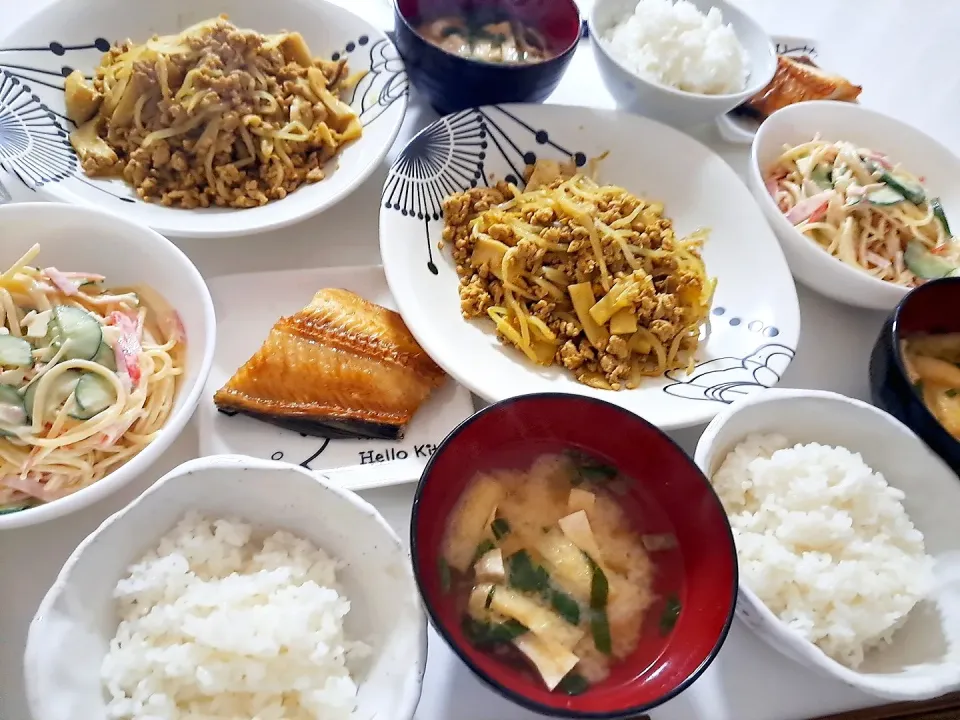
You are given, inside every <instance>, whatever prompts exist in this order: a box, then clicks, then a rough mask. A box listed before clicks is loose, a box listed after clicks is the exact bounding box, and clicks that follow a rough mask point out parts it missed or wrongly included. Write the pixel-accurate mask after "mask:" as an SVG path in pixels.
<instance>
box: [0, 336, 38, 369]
mask: <svg viewBox="0 0 960 720" xmlns="http://www.w3.org/2000/svg"><path fill="white" fill-rule="evenodd" d="M0 365H2V366H3V367H33V347H32V346H31V345H30V343H28V342H27V341H26V340H24V339H23V338H18V337H14V336H13V335H0Z"/></svg>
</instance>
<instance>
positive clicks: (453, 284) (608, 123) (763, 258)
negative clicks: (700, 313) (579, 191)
mask: <svg viewBox="0 0 960 720" xmlns="http://www.w3.org/2000/svg"><path fill="white" fill-rule="evenodd" d="M607 152H609V155H608V156H607V157H606V159H604V160H603V161H602V162H601V163H600V164H599V168H600V170H599V172H600V178H599V179H600V180H601V181H604V182H610V183H613V184H617V185H621V186H623V187H625V188H627V189H628V190H630V191H631V192H633V193H635V194H637V195H640V196H642V197H646V198H649V199H651V200H660V201H662V202H663V203H664V204H665V206H666V214H667V215H668V216H669V217H671V218H672V219H673V221H674V224H675V226H676V228H677V231H678V233H680V234H687V233H690V232H692V231H694V230H696V229H698V228H703V227H706V228H709V229H710V237H709V239H708V241H707V243H706V247H705V250H704V258H705V261H706V264H707V270H708V272H709V273H710V274H711V275H712V276H714V277H716V278H717V280H718V286H717V292H716V296H715V299H714V305H713V309H712V313H711V316H710V323H709V326H708V328H707V330H706V331H705V333H704V338H703V340H702V342H701V344H700V349H699V352H698V355H697V363H696V367H695V368H694V370H693V372H692V373H689V374H688V373H670V374H669V376H664V377H662V378H659V379H657V378H651V379H650V380H648V381H647V382H646V383H644V384H643V386H642V387H640V388H638V389H636V390H623V391H620V392H613V391H604V390H595V389H593V388H589V387H586V386H584V385H581V384H579V383H578V382H576V380H575V379H574V378H573V377H572V376H571V375H570V374H568V373H567V372H566V371H564V370H561V369H559V368H555V367H554V368H542V367H538V366H535V365H533V364H531V363H530V362H528V361H527V360H526V358H525V357H524V356H523V355H522V354H521V353H520V352H518V351H516V350H514V349H512V348H508V347H505V346H503V345H502V344H501V343H499V342H498V341H497V339H496V337H495V335H494V332H493V325H492V323H488V322H485V321H470V322H467V321H465V320H464V319H463V318H462V316H461V314H460V301H459V297H458V293H457V288H458V281H457V275H456V271H455V269H454V266H453V262H452V260H451V258H450V256H449V252H448V251H444V250H441V249H439V247H438V244H439V241H440V236H441V231H442V229H443V208H442V203H443V200H444V198H446V197H447V196H449V195H451V194H452V193H455V192H459V191H462V190H465V189H467V188H469V187H476V186H482V185H488V184H491V183H493V182H495V181H497V180H500V179H507V180H511V181H519V180H520V178H522V176H523V171H524V168H525V167H526V166H527V165H529V164H532V163H533V162H535V161H536V160H537V159H538V158H541V157H543V158H554V159H570V158H572V159H573V160H574V161H575V162H576V164H577V165H580V166H585V165H586V164H587V162H588V161H589V160H590V159H591V158H597V157H600V156H601V155H603V154H604V153H607ZM380 251H381V255H382V257H383V263H384V269H385V271H386V274H387V280H388V281H389V283H390V290H391V292H392V293H393V296H394V298H395V300H396V302H397V304H398V306H399V308H400V311H401V312H402V314H403V317H404V320H405V321H406V323H407V325H408V326H409V327H410V329H411V330H412V332H413V333H414V335H416V337H417V339H418V340H419V342H420V343H421V344H422V345H423V347H424V348H425V349H426V350H427V352H428V353H430V355H431V356H432V357H433V358H434V359H435V360H436V361H437V362H438V363H439V364H440V365H441V366H442V367H443V368H444V369H445V370H446V371H447V372H448V373H450V374H451V375H452V376H453V377H455V378H456V379H457V380H458V381H459V382H461V383H462V384H464V385H465V386H467V387H468V388H469V389H470V390H472V391H473V392H475V393H476V394H478V395H480V396H481V397H483V398H484V399H486V400H489V401H497V400H501V399H504V398H507V397H511V396H514V395H521V394H526V393H532V392H547V391H562V392H574V393H580V394H585V395H591V396H595V397H600V398H603V399H605V400H608V401H610V402H614V403H617V404H619V405H622V406H624V407H626V408H628V409H629V410H632V411H634V412H636V413H637V414H639V415H641V416H643V417H645V418H646V419H648V420H650V421H651V422H653V423H655V424H656V425H658V426H660V427H662V428H677V427H685V426H689V425H696V424H698V423H705V422H708V421H709V420H710V419H711V418H712V417H713V416H714V415H715V414H716V413H717V411H718V410H719V409H720V408H721V407H723V406H724V405H725V404H728V403H731V402H733V401H735V400H737V399H738V398H741V397H744V396H746V395H749V394H751V393H754V392H757V391H759V390H762V389H763V388H767V387H772V386H773V385H775V384H777V382H779V380H780V377H781V376H782V375H783V372H784V371H785V370H786V368H787V366H788V365H789V364H790V362H791V360H792V359H793V357H794V354H795V350H796V347H797V341H798V339H799V335H800V311H799V306H798V304H797V294H796V289H795V287H794V284H793V278H792V277H791V275H790V271H789V269H788V268H787V264H786V261H785V260H784V258H783V254H782V253H781V251H780V247H779V245H778V244H777V241H776V238H775V237H774V236H773V234H772V232H771V230H770V228H769V227H768V225H767V223H766V221H765V220H764V218H763V216H762V214H761V212H760V210H759V208H758V207H757V205H756V203H755V202H754V201H753V198H752V196H751V195H750V191H749V190H748V189H747V188H746V186H744V184H743V182H742V181H741V180H740V179H739V177H737V175H736V173H734V171H733V170H732V169H731V168H730V166H729V165H727V163H725V162H724V161H723V160H722V159H721V158H719V157H718V156H717V155H715V154H714V153H712V152H711V151H710V150H708V149H707V148H706V147H704V146H703V145H701V144H699V143H698V142H696V141H695V140H693V139H691V138H689V137H687V136H686V135H683V134H682V133H679V132H677V131H675V130H672V129H670V128H668V127H665V126H663V125H660V124H658V123H655V122H652V121H650V120H646V119H644V118H641V117H638V116H635V115H629V114H623V113H618V112H614V111H607V110H594V109H589V108H580V107H563V106H550V105H507V106H491V107H484V108H478V109H472V110H465V111H463V112H460V113H456V114H454V115H450V116H447V117H444V118H441V119H440V120H438V121H437V122H435V123H434V124H432V125H431V126H429V127H427V128H426V129H424V130H423V131H422V132H421V133H420V134H419V135H417V136H416V137H415V138H413V140H411V141H410V143H409V144H408V145H407V146H406V147H405V148H404V149H403V150H401V152H400V153H399V155H398V156H397V158H396V160H395V161H394V163H393V167H392V168H391V169H390V173H389V174H388V176H387V180H386V182H385V184H384V187H383V193H382V196H381V203H380Z"/></svg>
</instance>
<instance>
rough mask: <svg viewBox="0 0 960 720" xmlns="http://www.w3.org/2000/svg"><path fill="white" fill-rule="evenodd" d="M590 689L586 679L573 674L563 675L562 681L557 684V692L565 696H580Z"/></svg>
mask: <svg viewBox="0 0 960 720" xmlns="http://www.w3.org/2000/svg"><path fill="white" fill-rule="evenodd" d="M589 689H590V683H588V682H587V679H586V678H585V677H583V675H580V674H578V673H575V672H570V673H567V674H566V675H564V677H563V680H561V681H560V682H559V683H558V684H557V690H559V691H560V692H562V693H566V694H567V695H582V694H583V693H585V692H586V691H587V690H589Z"/></svg>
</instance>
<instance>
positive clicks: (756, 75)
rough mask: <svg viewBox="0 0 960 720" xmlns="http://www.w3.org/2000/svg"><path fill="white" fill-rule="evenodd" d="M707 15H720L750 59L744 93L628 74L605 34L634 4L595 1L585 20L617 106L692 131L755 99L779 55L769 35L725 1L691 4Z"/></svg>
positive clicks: (632, 1) (701, 0) (704, 0)
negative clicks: (711, 91)
mask: <svg viewBox="0 0 960 720" xmlns="http://www.w3.org/2000/svg"><path fill="white" fill-rule="evenodd" d="M690 1H691V2H692V3H693V5H695V6H696V8H697V9H698V10H699V11H700V12H702V13H706V12H708V11H709V10H710V8H712V7H716V8H718V9H719V10H720V11H721V12H722V13H723V22H724V24H729V25H730V26H731V27H732V28H733V31H734V33H736V36H737V39H738V40H739V41H740V44H741V45H742V46H743V48H744V50H745V51H746V52H747V55H748V56H749V75H748V77H747V82H746V85H745V87H744V88H743V90H741V91H740V92H737V93H726V94H722V95H702V94H699V93H692V92H685V91H683V90H677V89H676V88H672V87H669V86H667V85H661V84H660V83H657V82H654V81H652V80H648V79H646V78H643V77H641V76H639V75H637V74H636V73H635V72H633V71H632V70H628V69H627V68H626V67H624V65H623V64H621V63H620V61H619V60H617V59H616V58H615V57H614V56H613V55H612V54H611V52H610V49H609V47H608V43H607V41H606V39H605V38H606V36H607V33H608V32H609V31H610V29H611V28H612V27H613V26H614V25H615V24H616V23H618V22H620V21H622V20H625V19H626V18H628V17H629V16H630V15H632V14H633V10H634V8H635V7H636V5H637V0H596V2H595V3H594V6H593V8H592V9H591V11H590V14H589V15H588V17H587V27H588V28H589V31H590V38H591V40H592V42H591V45H593V50H594V56H595V57H596V60H597V66H598V67H599V68H600V76H601V77H602V78H603V81H604V84H605V85H606V86H607V89H608V90H609V91H610V94H611V95H613V97H614V99H615V100H616V101H617V105H618V106H620V107H622V108H624V109H626V110H630V111H631V112H636V113H638V114H640V115H645V116H647V117H650V118H653V119H654V120H659V121H661V122H664V123H666V124H667V125H672V126H674V127H683V128H687V127H694V126H697V125H702V124H704V123H708V122H713V121H715V120H716V119H717V118H719V117H720V116H721V115H723V114H724V113H727V112H729V111H730V110H733V108H735V107H736V106H737V105H739V104H740V103H742V102H743V101H744V100H746V99H747V98H749V97H751V96H753V95H756V94H757V93H758V92H760V90H762V89H763V87H764V86H765V85H766V84H767V83H769V82H770V80H771V79H772V78H773V74H774V72H776V69H777V56H776V54H775V53H774V48H773V44H772V43H771V41H770V37H769V36H768V35H767V33H766V32H765V31H764V29H763V27H761V25H760V23H758V22H757V21H756V20H754V19H753V18H752V17H750V16H749V15H748V14H747V13H745V12H744V11H743V10H741V9H740V8H738V7H736V6H735V5H732V4H730V3H728V2H726V1H725V0H690Z"/></svg>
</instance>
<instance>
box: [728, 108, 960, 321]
mask: <svg viewBox="0 0 960 720" xmlns="http://www.w3.org/2000/svg"><path fill="white" fill-rule="evenodd" d="M818 134H819V135H820V137H821V138H823V139H824V140H833V141H836V140H847V141H850V142H853V143H855V144H857V145H859V146H860V147H863V148H869V149H870V150H875V151H878V152H882V153H884V154H886V155H887V156H888V157H889V158H890V160H891V162H893V163H894V164H898V163H899V164H900V165H902V166H903V167H904V168H905V169H906V170H908V171H910V172H911V173H913V174H914V175H916V176H917V177H919V178H923V183H924V188H925V189H926V190H927V192H928V193H929V194H930V196H931V197H939V198H940V201H941V203H942V205H943V208H944V210H945V212H946V215H947V217H948V218H955V220H954V222H956V223H960V183H958V182H957V178H958V177H960V158H958V157H957V156H956V155H954V154H953V153H952V152H950V150H948V149H947V148H946V147H944V146H943V145H941V144H940V143H939V142H937V141H936V140H934V139H933V138H931V137H930V136H929V135H926V134H924V133H923V132H921V131H920V130H917V129H916V128H914V127H911V126H910V125H907V124H906V123H903V122H900V121H899V120H896V119H894V118H892V117H889V116H887V115H883V114H881V113H878V112H876V111H875V110H868V109H867V108H865V107H862V106H861V105H858V104H855V103H843V102H832V101H820V100H818V101H812V102H803V103H798V104H796V105H790V106H788V107H785V108H783V109H782V110H778V111H777V112H775V113H774V114H773V115H771V116H770V117H769V118H767V119H766V120H765V121H764V123H763V124H762V125H761V126H760V130H758V131H757V135H756V137H755V138H754V141H753V150H752V153H751V160H750V167H749V170H748V173H747V179H748V182H749V184H750V188H751V190H753V194H754V195H755V196H756V198H757V202H758V203H759V204H760V207H761V208H762V209H763V212H764V214H765V215H766V216H767V220H768V221H769V222H770V226H771V227H772V228H773V230H774V232H775V233H776V234H777V237H778V238H779V240H780V246H781V247H782V248H783V253H784V255H786V257H787V262H788V263H789V264H790V270H791V271H792V272H793V275H794V277H795V278H796V279H797V280H799V281H800V282H802V283H803V284H804V285H806V286H808V287H809V288H811V289H812V290H815V291H817V292H819V293H821V294H822V295H826V296H827V297H829V298H832V299H834V300H837V301H839V302H842V303H846V304H847V305H854V306H857V307H863V308H870V309H874V310H892V309H893V308H895V307H896V306H897V303H899V302H900V300H901V299H902V298H903V296H904V295H906V294H907V292H908V290H909V288H906V287H903V286H902V285H894V284H893V283H889V282H886V281H885V280H879V279H877V278H875V277H872V276H871V275H869V274H868V273H866V272H863V271H861V270H858V269H857V268H854V267H851V266H850V265H847V264H846V263H844V262H842V261H841V260H839V259H838V258H835V257H833V256H831V255H830V254H828V253H827V252H826V251H825V250H824V249H822V248H821V247H820V246H819V245H818V244H817V243H816V242H815V241H813V240H811V239H809V238H807V237H806V236H805V235H804V234H803V233H801V232H800V231H798V230H797V229H796V228H795V227H794V226H793V225H792V224H791V223H790V222H789V221H788V220H787V219H786V217H785V216H784V214H783V213H782V212H780V209H779V208H778V207H777V204H776V203H775V202H774V200H773V198H772V197H771V196H770V193H769V192H768V191H767V188H766V186H765V184H764V183H765V178H764V175H765V172H766V171H767V170H768V169H769V168H770V167H771V165H773V163H774V162H776V160H777V158H778V157H779V156H780V154H781V153H782V152H783V148H784V146H785V145H789V146H794V145H799V144H801V143H804V142H809V141H810V140H812V139H813V138H814V136H816V135H818Z"/></svg>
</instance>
